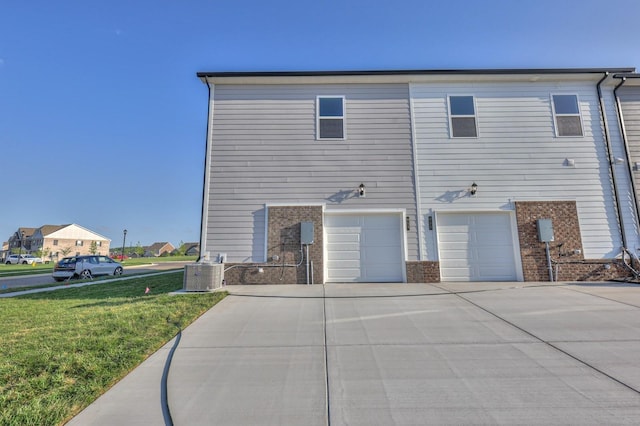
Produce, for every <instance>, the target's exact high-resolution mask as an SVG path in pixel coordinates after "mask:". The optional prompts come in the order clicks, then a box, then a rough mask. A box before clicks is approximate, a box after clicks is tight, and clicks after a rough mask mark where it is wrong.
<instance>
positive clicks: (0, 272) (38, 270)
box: [0, 262, 55, 277]
mask: <svg viewBox="0 0 640 426" xmlns="http://www.w3.org/2000/svg"><path fill="white" fill-rule="evenodd" d="M54 265H55V264H54V263H53V262H51V263H48V264H46V263H36V264H34V265H5V264H4V263H2V264H0V277H13V276H17V275H34V274H47V273H48V274H50V273H51V272H53V266H54Z"/></svg>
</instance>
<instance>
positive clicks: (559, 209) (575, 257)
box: [515, 201, 629, 281]
mask: <svg viewBox="0 0 640 426" xmlns="http://www.w3.org/2000/svg"><path fill="white" fill-rule="evenodd" d="M515 204H516V220H517V223H518V240H519V241H520V256H521V258H522V272H523V275H524V280H525V281H549V267H548V265H547V255H546V251H545V244H544V243H541V242H539V241H538V228H537V223H536V221H537V220H538V219H551V221H552V223H553V233H554V240H555V241H553V242H551V243H550V248H551V258H552V259H553V260H555V261H558V262H560V264H559V265H558V266H559V268H558V280H559V281H599V280H607V279H612V278H621V277H626V276H628V275H629V273H628V272H627V270H626V269H625V267H624V265H622V264H621V262H620V261H619V260H616V259H597V260H589V259H585V258H584V250H583V247H582V237H581V234H580V224H579V222H578V209H577V206H576V203H575V201H517V202H516V203H515ZM560 243H564V244H563V246H562V248H561V252H562V253H564V255H563V256H559V255H558V245H559V244H560ZM575 250H580V253H579V254H574V251H575ZM607 265H608V266H607ZM554 271H555V265H554Z"/></svg>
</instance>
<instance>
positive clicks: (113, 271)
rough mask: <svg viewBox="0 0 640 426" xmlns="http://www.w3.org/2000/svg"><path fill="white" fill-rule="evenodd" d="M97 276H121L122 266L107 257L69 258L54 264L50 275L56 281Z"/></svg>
mask: <svg viewBox="0 0 640 426" xmlns="http://www.w3.org/2000/svg"><path fill="white" fill-rule="evenodd" d="M99 275H122V265H121V264H120V263H119V262H116V261H115V260H113V259H111V258H110V257H108V256H93V255H87V256H71V257H65V258H63V259H62V260H60V261H59V262H58V263H56V266H54V268H53V274H52V276H53V279H54V280H56V281H64V280H67V279H71V278H85V279H86V278H92V277H95V276H99Z"/></svg>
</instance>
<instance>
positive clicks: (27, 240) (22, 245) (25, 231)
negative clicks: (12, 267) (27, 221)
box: [8, 227, 36, 253]
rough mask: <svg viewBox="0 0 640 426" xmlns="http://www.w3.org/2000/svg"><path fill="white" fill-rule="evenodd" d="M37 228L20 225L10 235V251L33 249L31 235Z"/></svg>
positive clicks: (26, 251)
mask: <svg viewBox="0 0 640 426" xmlns="http://www.w3.org/2000/svg"><path fill="white" fill-rule="evenodd" d="M35 231H36V228H26V227H20V228H18V230H17V231H16V232H14V233H13V234H12V235H11V236H10V237H9V241H8V243H9V251H10V252H13V251H16V250H22V251H23V252H25V253H28V252H29V251H31V236H32V235H33V233H34V232H35Z"/></svg>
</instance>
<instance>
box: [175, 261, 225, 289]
mask: <svg viewBox="0 0 640 426" xmlns="http://www.w3.org/2000/svg"><path fill="white" fill-rule="evenodd" d="M223 279H224V264H223V263H193V264H190V265H185V267H184V281H183V287H182V289H183V290H184V291H213V290H215V289H216V288H221V287H222V280H223Z"/></svg>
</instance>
